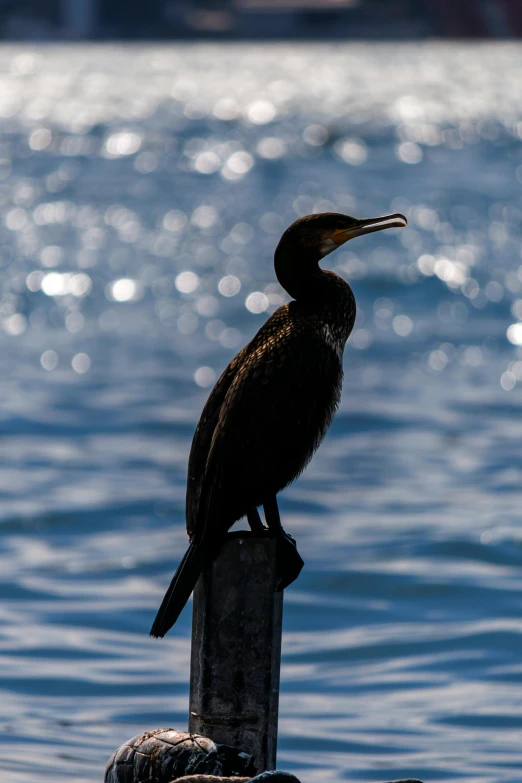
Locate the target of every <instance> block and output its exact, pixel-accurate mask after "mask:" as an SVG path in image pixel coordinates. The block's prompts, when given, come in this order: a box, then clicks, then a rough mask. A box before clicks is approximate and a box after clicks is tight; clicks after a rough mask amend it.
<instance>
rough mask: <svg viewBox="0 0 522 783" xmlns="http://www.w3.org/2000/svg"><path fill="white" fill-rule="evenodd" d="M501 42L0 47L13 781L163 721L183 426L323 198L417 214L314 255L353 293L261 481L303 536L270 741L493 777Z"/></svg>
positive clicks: (515, 546) (350, 759)
mask: <svg viewBox="0 0 522 783" xmlns="http://www.w3.org/2000/svg"><path fill="white" fill-rule="evenodd" d="M521 65H522V50H521V49H520V48H519V47H518V46H516V45H512V44H502V45H490V46H485V45H469V46H459V47H457V46H454V45H449V44H426V43H424V44H422V46H417V45H406V44H404V45H400V46H398V45H396V44H395V45H372V46H369V45H353V44H350V46H320V45H310V46H305V47H303V46H289V45H287V44H285V45H281V46H278V45H270V46H268V45H267V46H260V47H248V48H247V47H242V46H230V47H220V46H217V45H208V46H181V45H179V46H176V47H164V48H161V47H149V48H143V47H139V48H138V47H135V48H133V47H128V48H123V47H115V48H105V47H98V46H92V47H86V48H83V49H82V48H78V47H74V48H67V47H58V48H53V47H50V48H42V49H39V50H32V49H28V48H19V47H12V48H7V47H5V48H3V49H2V50H1V51H0V72H1V74H2V75H1V78H0V83H1V87H2V90H1V98H0V118H1V123H2V130H3V134H2V138H1V139H0V202H1V204H2V215H1V225H0V264H1V269H0V273H1V281H2V291H1V296H0V316H1V324H2V334H1V340H2V354H1V356H2V358H1V363H2V387H3V395H2V399H3V405H2V414H1V416H2V425H3V435H4V437H3V439H2V444H3V445H2V446H0V448H1V450H2V452H1V453H2V462H1V471H2V478H3V482H2V487H3V490H2V491H3V497H2V501H3V502H2V506H1V513H2V519H3V533H4V535H3V536H2V544H1V546H2V548H1V550H0V552H1V565H2V574H3V577H2V583H1V584H2V587H1V591H2V598H3V602H2V606H3V608H2V610H1V611H2V619H3V625H2V636H1V637H0V646H1V649H2V653H3V657H2V659H1V665H2V667H3V670H2V678H3V682H2V689H3V694H4V696H3V704H4V709H3V722H2V735H1V739H2V746H1V750H0V752H1V754H2V756H3V762H2V767H3V769H5V770H6V773H5V775H6V776H7V777H5V780H6V781H7V782H8V783H11V781H12V782H13V783H14V781H16V782H17V783H19V782H21V781H24V782H25V781H33V780H35V779H36V777H38V779H40V780H42V781H43V780H49V781H51V780H53V781H56V780H60V779H63V780H65V779H67V780H78V781H94V780H98V779H100V775H101V769H102V767H103V763H104V761H105V758H106V757H108V756H109V755H110V753H111V752H112V751H113V750H114V748H115V747H117V746H118V745H119V744H120V743H121V742H122V741H123V740H124V739H126V738H128V737H130V736H132V735H133V734H135V733H137V732H139V731H141V730H143V729H152V728H155V727H159V726H161V725H173V726H176V727H179V728H183V727H184V725H185V722H186V716H185V710H186V704H187V676H188V665H187V662H188V634H189V613H188V612H187V613H185V614H184V615H183V618H182V620H181V621H180V625H179V627H178V630H177V633H175V634H173V635H172V637H171V638H169V639H167V640H166V641H165V642H164V643H162V644H159V643H155V642H152V641H151V640H149V639H148V637H147V631H148V628H149V626H150V622H151V620H152V618H153V615H154V612H155V609H156V607H157V605H158V604H159V601H160V599H161V596H162V594H163V589H164V587H165V585H166V584H167V583H168V581H169V579H170V575H171V573H172V570H173V568H174V565H175V563H176V561H177V559H178V558H179V556H180V555H181V554H182V552H183V550H184V547H185V541H186V538H185V533H184V528H183V503H184V481H185V471H186V461H187V456H188V450H189V446H190V439H191V436H192V432H193V429H194V426H195V423H196V421H197V417H198V415H199V412H200V410H201V407H202V405H203V402H204V399H205V396H206V394H207V393H208V389H209V388H210V387H211V386H212V384H213V383H214V381H215V379H216V378H217V377H218V376H219V374H220V372H221V371H222V369H223V368H224V366H225V365H226V363H227V361H228V360H229V359H230V358H231V357H232V355H233V354H234V353H235V352H236V351H237V350H238V349H239V348H240V347H241V346H242V345H243V344H244V343H245V342H246V341H247V340H248V339H249V338H250V337H251V336H252V335H253V334H254V332H255V331H256V329H257V328H259V326H260V325H261V324H262V323H263V321H264V319H265V318H266V317H267V315H269V314H270V313H271V312H273V311H274V310H275V309H276V308H277V307H278V306H279V305H280V304H281V303H282V302H283V301H286V298H287V297H286V295H285V293H284V292H283V291H282V290H281V288H280V287H279V286H278V284H277V282H276V280H275V277H274V273H273V268H272V256H273V250H274V247H275V245H276V244H277V242H278V240H279V236H280V235H281V233H282V231H283V230H284V229H285V228H286V226H287V225H289V224H290V223H291V222H292V221H293V220H295V219H296V217H297V216H299V215H304V214H307V213H309V212H314V211H328V210H336V211H341V212H345V213H348V214H353V215H355V216H357V217H363V216H373V215H377V214H384V213H387V212H395V211H400V212H403V213H404V214H406V215H407V217H408V220H409V225H408V228H407V229H404V230H402V231H400V232H399V231H397V232H383V234H377V235H374V236H372V237H365V238H361V239H360V240H357V241H354V242H353V243H350V244H349V245H346V246H345V247H344V248H342V249H341V250H340V251H338V252H336V254H335V255H332V256H329V257H328V259H327V261H326V262H325V266H330V267H331V268H334V269H335V270H336V271H338V272H339V274H342V275H344V276H346V278H347V279H349V280H350V281H351V282H352V284H353V287H354V290H355V293H356V296H357V301H358V305H359V312H358V320H357V324H356V328H355V330H354V333H353V335H352V337H351V339H350V342H349V345H348V347H347V351H346V363H345V375H346V378H345V390H344V395H343V401H342V404H341V410H340V412H339V415H338V417H337V418H336V421H335V423H334V425H333V428H332V432H331V434H330V436H329V437H328V439H327V441H326V443H325V444H324V446H323V447H322V449H321V451H320V452H319V454H318V455H317V457H316V458H315V460H314V462H313V463H312V465H311V467H310V468H309V469H308V471H307V472H306V474H305V476H304V477H303V478H302V479H300V481H299V482H298V483H297V484H296V485H295V486H294V487H292V488H290V489H289V490H287V491H286V493H285V494H284V496H283V498H282V502H281V507H282V511H283V513H284V517H285V520H286V525H287V527H288V528H289V530H291V532H292V533H293V534H294V535H295V536H296V537H297V538H298V540H299V546H300V551H301V553H302V554H303V556H304V558H305V560H306V569H305V571H304V573H303V576H302V577H301V578H300V580H299V582H298V583H297V584H296V585H294V586H293V587H292V588H291V590H289V591H288V593H287V597H286V629H287V630H286V636H285V659H284V670H283V684H284V691H283V695H282V702H281V739H280V758H279V763H280V766H281V767H283V768H287V769H295V770H297V771H298V773H299V774H300V775H302V778H303V780H304V781H311V780H312V779H314V778H317V779H319V778H320V779H324V777H325V776H328V777H329V778H330V779H332V780H334V779H335V780H336V779H340V778H342V777H348V778H351V779H354V780H356V779H357V780H368V779H372V780H374V779H375V780H377V779H385V778H392V777H399V776H401V775H403V774H409V775H416V776H418V777H421V778H425V779H437V778H439V777H443V776H445V777H446V779H448V780H450V779H457V778H458V777H459V776H461V775H463V774H465V775H466V776H467V779H468V780H470V781H471V780H473V781H489V780H495V781H498V780H505V781H507V780H516V778H517V775H516V774H515V772H514V770H516V769H517V768H520V765H521V763H522V759H521V757H520V749H519V744H520V743H519V737H518V733H519V728H520V722H521V720H522V717H521V715H522V713H521V710H520V704H521V702H522V689H521V682H520V663H519V657H520V656H519V650H520V642H521V631H522V623H521V620H520V600H519V590H520V568H521V565H522V555H521V548H520V541H521V539H520V531H519V518H520V509H521V503H522V501H521V494H520V484H521V478H522V456H521V450H520V437H521V435H522V431H521V425H520V423H519V422H520V413H521V408H522V406H521V397H520V393H521V387H522V304H521V303H522V258H521V253H520V247H521V244H520V232H521V229H520V226H521V222H522V198H521V183H522V147H521V140H522V107H520V105H519V101H518V92H517V89H518V88H517V78H518V73H519V71H520V67H521ZM27 737H30V745H31V748H32V749H34V756H33V755H32V753H33V752H32V753H31V754H24V756H21V755H20V753H19V750H18V749H19V747H20V744H21V743H24V742H26V741H27ZM78 759H80V760H81V764H79V763H78V761H76V760H78Z"/></svg>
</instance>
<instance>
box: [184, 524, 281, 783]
mask: <svg viewBox="0 0 522 783" xmlns="http://www.w3.org/2000/svg"><path fill="white" fill-rule="evenodd" d="M275 555H276V541H275V540H274V539H273V538H269V537H263V538H256V537H254V536H253V535H252V534H251V533H248V532H241V533H237V534H229V535H228V536H227V537H226V539H225V542H224V544H223V545H222V547H221V549H220V552H219V554H218V556H217V558H216V559H215V561H214V563H213V565H212V567H211V569H210V570H209V571H208V572H205V573H203V574H202V575H201V576H200V578H199V581H198V583H197V585H196V589H195V591H194V604H193V617H192V658H191V670H190V708H189V731H190V732H193V733H197V734H202V735H203V736H205V737H210V739H212V740H213V741H214V742H217V743H223V744H226V745H231V746H232V747H234V748H236V749H238V750H242V751H244V752H245V753H249V754H252V755H253V757H254V766H255V769H256V771H257V772H258V773H259V772H263V771H264V770H270V769H275V768H276V746H277V716H278V708H279V671H280V663H281V627H282V616H283V593H282V592H279V593H276V592H275V586H276V575H275Z"/></svg>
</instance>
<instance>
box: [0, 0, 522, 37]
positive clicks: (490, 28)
mask: <svg viewBox="0 0 522 783" xmlns="http://www.w3.org/2000/svg"><path fill="white" fill-rule="evenodd" d="M521 34H522V3H521V2H520V0H148V2H143V1H142V0H103V2H102V1H101V0H0V36H1V38H3V39H4V40H5V39H7V40H63V39H70V38H77V39H91V40H98V39H99V40H108V39H122V38H123V39H152V40H154V39H156V40H158V39H193V38H205V39H216V40H227V39H232V40H233V39H244V38H249V39H258V40H263V39H266V40H275V39H282V38H291V39H300V38H302V39H321V38H336V39H342V38H361V37H362V38H370V39H397V40H401V39H422V38H430V37H450V38H452V37H457V38H518V37H520V36H521Z"/></svg>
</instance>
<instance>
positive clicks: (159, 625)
mask: <svg viewBox="0 0 522 783" xmlns="http://www.w3.org/2000/svg"><path fill="white" fill-rule="evenodd" d="M208 562H209V550H208V547H206V546H203V544H201V543H198V544H191V545H190V546H189V548H188V549H187V551H186V552H185V555H184V556H183V560H182V561H181V563H180V564H179V566H178V569H177V571H176V573H175V574H174V576H173V577H172V582H171V583H170V586H169V589H168V590H167V592H166V593H165V597H164V598H163V601H162V602H161V606H160V608H159V610H158V614H157V615H156V619H155V620H154V622H153V624H152V628H151V629H150V635H151V636H155V637H156V638H163V636H165V634H166V633H167V631H169V630H170V629H171V628H172V626H173V625H174V623H175V622H176V620H177V619H178V617H179V615H180V614H181V611H182V609H183V607H184V606H185V604H186V603H187V601H188V599H189V598H190V594H191V592H192V591H193V589H194V587H195V586H196V582H197V581H198V577H199V575H200V573H201V571H202V569H203V568H205V567H206V565H207V564H208Z"/></svg>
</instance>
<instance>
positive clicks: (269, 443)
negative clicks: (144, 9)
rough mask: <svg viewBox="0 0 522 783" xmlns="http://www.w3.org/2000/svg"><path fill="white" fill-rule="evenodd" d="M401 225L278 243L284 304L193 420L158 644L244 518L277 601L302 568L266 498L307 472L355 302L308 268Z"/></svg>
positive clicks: (309, 227)
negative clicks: (179, 533) (181, 525)
mask: <svg viewBox="0 0 522 783" xmlns="http://www.w3.org/2000/svg"><path fill="white" fill-rule="evenodd" d="M406 223H407V221H406V218H405V217H404V216H403V215H399V214H394V215H386V216H384V217H379V218H371V219H367V220H357V219H356V218H353V217H349V216H348V215H341V214H337V213H333V212H329V213H323V214H316V215H307V216H306V217H302V218H300V219H299V220H296V222H295V223H293V224H292V225H291V226H290V227H289V228H287V230H286V231H285V232H284V234H283V236H282V237H281V240H280V242H279V244H278V246H277V248H276V251H275V256H274V265H275V273H276V276H277V279H278V280H279V282H280V284H281V285H282V287H283V288H284V289H285V290H286V291H287V292H288V293H289V294H290V296H291V297H293V300H294V301H291V302H288V303H287V304H284V305H282V306H281V307H279V308H278V309H277V310H276V311H275V313H274V314H273V315H272V316H270V318H269V319H268V320H267V321H266V323H265V324H264V326H262V327H261V329H260V330H259V331H258V333H257V334H256V335H255V337H254V338H253V339H252V340H251V341H250V342H249V343H248V345H246V346H245V347H244V348H243V349H242V350H241V351H240V352H239V353H238V354H237V356H236V357H235V358H234V359H232V361H231V362H230V364H229V365H228V367H227V368H226V370H225V371H224V373H223V374H222V376H221V377H220V379H219V380H218V382H217V383H216V385H215V386H214V389H213V390H212V392H211V394H210V397H209V398H208V401H207V403H206V405H205V407H204V409H203V413H202V414H201V418H200V420H199V424H198V426H197V429H196V432H195V434H194V439H193V441H192V448H191V451H190V457H189V465H188V482H187V504H186V517H187V531H188V534H189V539H190V545H189V548H188V550H187V552H186V553H185V556H184V557H183V560H182V561H181V563H180V565H179V567H178V570H177V571H176V573H175V574H174V577H173V579H172V582H171V584H170V587H169V589H168V590H167V593H166V595H165V597H164V599H163V602H162V604H161V607H160V609H159V611H158V614H157V616H156V619H155V620H154V623H153V626H152V629H151V632H150V633H151V636H156V637H162V636H164V635H165V634H166V633H167V631H168V630H169V629H170V628H171V627H172V626H173V625H174V623H175V622H176V620H177V618H178V616H179V614H180V612H181V610H182V609H183V607H184V606H185V604H186V602H187V601H188V598H189V596H190V594H191V592H192V590H193V588H194V586H195V584H196V582H197V579H198V577H199V574H200V572H201V571H202V570H203V569H205V568H207V567H208V566H209V565H210V563H211V562H212V560H213V559H214V557H215V556H216V554H217V552H218V550H219V546H220V543H221V541H222V539H223V536H224V534H225V533H226V532H227V531H228V530H229V528H230V527H232V525H233V524H234V522H236V521H237V520H238V519H240V518H241V517H243V516H245V515H246V516H247V519H248V522H249V525H250V527H251V529H252V531H253V532H254V533H259V534H261V533H262V532H264V531H265V530H266V529H265V527H264V526H263V524H262V522H261V519H260V517H259V513H258V511H257V508H258V507H259V506H263V507H264V511H265V520H266V523H267V525H268V534H269V535H274V536H277V537H278V538H279V541H280V543H279V546H278V558H277V560H278V562H277V564H276V567H277V575H278V577H279V589H283V588H284V587H286V586H287V585H289V584H290V583H291V582H292V581H293V580H294V579H295V578H296V577H297V576H298V575H299V572H300V570H301V568H302V565H303V561H302V560H301V558H300V556H299V554H298V552H297V549H296V547H295V542H294V541H293V539H292V538H291V537H290V536H288V535H287V534H286V533H285V532H284V530H283V528H282V526H281V520H280V518H279V510H278V507H277V500H276V495H277V493H278V492H280V491H281V490H282V489H283V488H284V487H286V486H287V485H288V484H290V482H292V481H293V480H294V479H295V478H297V476H299V474H300V473H301V472H302V470H303V469H304V468H305V466H306V465H307V464H308V462H309V461H310V459H311V457H312V455H313V453H314V451H315V450H316V449H317V447H318V446H319V444H320V443H321V441H322V440H323V437H324V435H325V433H326V431H327V429H328V427H329V426H330V423H331V421H332V417H333V415H334V413H335V411H336V409H337V406H338V404H339V399H340V395H341V384H342V378H343V370H342V358H343V351H344V346H345V343H346V341H347V339H348V336H349V335H350V332H351V331H352V328H353V325H354V321H355V298H354V295H353V293H352V289H351V288H350V286H349V285H348V283H347V282H345V280H343V279H342V278H341V277H339V275H336V274H335V273H334V272H330V271H325V270H322V269H321V268H320V267H319V261H320V259H321V258H323V257H324V256H326V255H328V253H331V252H332V250H335V249H336V248H337V247H339V246H340V245H343V244H344V243H345V242H347V241H348V240H349V239H352V238H353V237H357V236H361V235H362V234H369V233H371V232H373V231H381V230H382V229H385V228H393V227H402V226H405V225H406Z"/></svg>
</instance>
